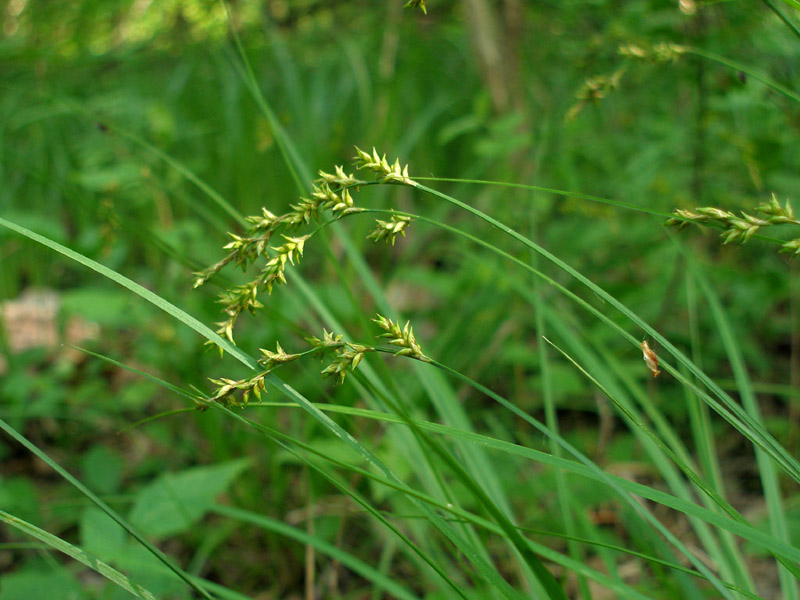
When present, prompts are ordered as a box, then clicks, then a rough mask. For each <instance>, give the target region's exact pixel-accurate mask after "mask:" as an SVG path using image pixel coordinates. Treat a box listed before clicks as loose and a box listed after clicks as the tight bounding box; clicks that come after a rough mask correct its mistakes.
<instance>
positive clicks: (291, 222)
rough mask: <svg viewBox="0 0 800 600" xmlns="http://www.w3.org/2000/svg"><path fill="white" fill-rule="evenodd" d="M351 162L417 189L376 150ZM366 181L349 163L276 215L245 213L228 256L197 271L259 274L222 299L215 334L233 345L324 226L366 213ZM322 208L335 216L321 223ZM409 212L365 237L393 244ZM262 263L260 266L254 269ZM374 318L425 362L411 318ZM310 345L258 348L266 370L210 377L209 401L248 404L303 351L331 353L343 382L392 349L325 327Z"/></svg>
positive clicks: (395, 342) (203, 277)
mask: <svg viewBox="0 0 800 600" xmlns="http://www.w3.org/2000/svg"><path fill="white" fill-rule="evenodd" d="M353 164H354V166H355V167H356V168H357V169H359V170H362V169H363V170H367V171H371V172H372V173H373V174H375V176H376V179H377V182H378V183H383V184H396V185H405V186H411V187H415V186H417V183H416V182H415V181H414V180H413V179H411V177H410V176H409V173H408V165H406V166H401V164H400V162H399V160H395V161H394V163H389V161H387V160H386V156H385V155H379V154H378V152H377V150H375V149H374V148H373V150H372V153H369V152H365V151H363V150H360V149H359V148H356V156H355V158H354V161H353ZM368 183H369V182H367V181H362V180H360V179H357V178H356V177H354V176H353V175H352V174H349V173H347V172H345V170H344V167H341V166H336V167H335V168H334V172H333V173H326V172H324V171H320V172H319V178H318V179H317V180H316V181H315V182H314V185H313V189H312V192H311V194H310V195H309V196H308V197H302V198H300V199H299V200H298V201H297V202H296V203H294V204H292V205H291V206H290V209H291V210H290V211H289V212H287V213H285V214H282V215H275V214H273V213H272V212H270V211H269V210H268V209H266V208H262V210H261V214H259V215H255V216H251V217H247V219H246V221H247V223H248V224H250V227H249V228H248V229H247V231H245V232H244V233H243V234H242V235H237V234H233V233H231V234H229V236H230V237H231V241H230V242H229V243H228V244H226V245H225V246H224V249H225V250H227V254H226V255H225V256H224V257H223V258H222V259H221V260H220V261H218V262H217V263H215V264H213V265H211V266H210V267H208V268H207V269H205V270H203V271H200V272H198V273H195V281H194V287H195V288H197V287H199V286H201V285H203V284H205V283H206V282H207V281H208V280H209V279H211V278H212V277H213V276H214V275H216V274H217V273H219V272H220V271H221V270H222V269H223V268H225V267H226V266H228V265H230V264H232V265H234V266H236V267H240V268H241V269H242V270H243V271H244V272H248V271H254V272H255V275H254V276H253V277H252V278H251V279H250V280H249V281H248V282H246V283H243V284H240V285H235V286H233V287H231V288H230V289H227V290H225V291H224V292H222V294H220V296H219V302H220V303H221V304H222V305H223V312H224V313H225V315H226V318H225V319H224V320H223V321H221V322H219V323H217V333H218V334H219V335H221V336H222V337H224V338H226V339H227V340H228V341H230V342H231V343H235V342H234V327H235V325H236V322H237V320H238V318H239V316H240V315H241V314H242V313H244V312H249V313H251V314H255V312H256V310H258V309H259V308H262V307H263V304H262V303H261V301H260V300H259V299H258V296H259V295H260V294H261V293H262V292H264V291H266V292H267V294H271V293H272V290H273V288H274V286H276V285H283V284H285V283H286V275H285V273H286V269H287V268H288V267H290V266H292V265H295V264H297V263H298V262H299V261H300V259H301V258H302V256H303V251H304V250H305V246H306V243H307V242H308V240H309V239H311V238H312V237H313V236H314V234H315V233H317V232H318V231H319V230H320V228H321V227H322V226H324V225H325V224H326V223H330V222H332V221H335V220H338V219H341V218H343V217H345V216H348V215H352V214H357V213H360V212H364V210H365V209H363V208H359V207H357V206H356V205H355V202H354V200H353V194H354V193H355V192H356V191H357V190H358V189H359V186H362V185H367V184H368ZM324 213H329V215H330V219H329V220H328V221H326V222H321V221H322V216H323V214H324ZM411 221H412V219H411V217H408V216H405V215H399V214H392V215H391V217H390V219H389V220H388V221H384V220H380V219H376V227H375V229H374V230H373V231H372V232H371V233H370V234H369V235H368V236H367V237H368V239H372V240H373V241H375V242H379V241H385V242H388V243H390V244H392V245H394V243H395V240H396V239H397V236H398V235H399V236H405V232H406V228H407V227H408V225H409V224H410V223H411ZM310 226H314V227H315V229H314V230H313V231H311V232H309V233H306V234H305V235H299V234H298V233H299V232H298V230H299V229H301V228H303V227H310ZM276 235H277V236H279V237H280V238H281V240H282V243H280V244H277V245H275V244H272V243H271V242H272V241H273V238H274V237H275V236H276ZM256 265H258V266H256ZM374 322H375V323H376V324H377V325H378V327H379V328H381V329H382V330H383V331H384V332H385V333H383V334H382V335H381V337H388V338H390V341H389V344H391V345H392V346H395V347H399V350H392V351H391V353H393V354H395V355H400V356H408V357H410V358H414V359H417V360H422V361H429V360H430V359H428V358H427V357H426V356H425V355H424V354H423V352H422V349H421V348H420V346H419V344H418V343H417V341H416V338H415V337H414V331H413V329H412V327H411V325H410V324H409V323H406V325H405V327H400V325H398V324H396V323H395V322H394V321H392V320H391V319H388V318H386V317H383V316H381V315H378V316H377V318H376V319H374ZM307 341H308V342H309V344H310V349H309V350H307V351H306V352H303V353H299V354H290V353H287V352H285V351H284V350H283V348H281V345H280V344H277V349H276V350H275V351H270V350H264V349H260V352H261V355H262V356H261V358H260V359H259V361H258V362H259V363H260V364H261V365H262V367H263V370H262V371H261V372H259V373H257V374H256V375H254V376H252V377H249V378H245V379H240V380H234V379H228V378H219V379H211V382H212V383H213V384H214V385H216V386H217V390H216V392H215V393H214V394H213V396H212V400H214V401H219V402H223V403H226V404H239V403H244V404H246V403H247V402H248V400H249V399H250V398H251V397H253V396H254V397H255V398H257V399H260V398H261V394H262V393H263V392H264V391H265V379H266V377H267V375H269V373H270V372H271V371H272V370H273V369H274V368H275V367H277V366H280V365H283V364H286V363H289V362H292V361H295V360H297V359H299V358H301V357H303V356H306V355H322V356H323V357H324V356H325V355H327V356H329V357H330V359H331V362H330V363H329V364H328V365H327V366H326V367H325V368H324V369H323V370H322V374H323V375H324V376H330V377H334V378H335V379H336V380H337V381H338V382H339V383H341V382H343V381H344V379H345V377H346V375H347V373H348V372H350V371H352V370H354V369H355V368H356V367H357V366H358V364H359V363H360V362H361V360H362V359H363V357H364V355H365V354H366V353H368V352H377V351H384V352H388V351H389V350H386V349H383V350H382V349H380V348H376V347H374V346H366V345H362V344H355V343H352V342H347V341H344V340H342V336H341V335H334V334H333V333H331V332H328V331H325V332H324V333H323V336H322V338H321V339H320V338H317V337H309V338H307Z"/></svg>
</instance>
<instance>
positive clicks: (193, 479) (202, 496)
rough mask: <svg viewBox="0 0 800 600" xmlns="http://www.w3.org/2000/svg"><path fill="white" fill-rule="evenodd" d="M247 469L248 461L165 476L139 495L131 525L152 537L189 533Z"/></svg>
mask: <svg viewBox="0 0 800 600" xmlns="http://www.w3.org/2000/svg"><path fill="white" fill-rule="evenodd" d="M248 466H250V460H249V459H240V460H235V461H230V462H226V463H221V464H218V465H214V466H211V467H193V468H191V469H186V470H184V471H180V472H179V473H165V474H164V475H162V476H161V477H159V478H158V479H157V480H156V481H154V482H153V483H151V484H150V485H148V486H146V487H144V488H143V489H142V490H140V491H139V493H138V494H136V500H135V503H134V506H133V510H132V511H131V514H130V520H131V522H132V523H133V524H134V525H136V526H137V527H138V528H140V529H141V530H142V531H144V532H145V533H146V534H149V535H153V536H168V535H174V534H176V533H180V532H182V531H186V530H187V529H189V528H191V527H192V526H193V525H194V524H195V523H197V522H198V521H199V520H200V519H201V518H202V517H203V515H204V514H205V513H206V512H207V511H208V509H209V507H210V506H211V505H212V503H213V502H214V500H216V498H217V497H218V496H219V495H220V494H221V493H222V492H224V491H225V490H226V489H227V488H228V486H229V485H230V484H231V483H232V482H233V480H234V479H236V477H238V476H239V474H241V472H242V471H244V470H245V469H246V468H247V467H248Z"/></svg>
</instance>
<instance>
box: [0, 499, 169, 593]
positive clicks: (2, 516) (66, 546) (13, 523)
mask: <svg viewBox="0 0 800 600" xmlns="http://www.w3.org/2000/svg"><path fill="white" fill-rule="evenodd" d="M0 521H3V522H4V523H6V524H7V525H9V526H10V527H13V528H15V529H17V530H19V531H21V532H22V533H24V534H25V535H29V536H30V537H33V538H36V539H37V540H39V541H41V542H44V543H45V544H47V545H48V546H50V547H51V548H52V549H54V550H58V551H59V552H61V553H63V554H66V555H67V556H69V557H70V558H73V559H74V560H77V561H78V562H79V563H82V564H84V565H86V566H87V567H89V568H90V569H92V570H93V571H95V572H97V573H99V574H100V575H102V576H103V577H105V578H106V579H108V580H109V581H110V582H111V583H114V584H115V585H117V586H119V587H121V588H122V589H123V590H125V591H127V592H129V593H131V594H133V595H134V596H136V597H137V598H144V599H145V600H157V598H156V597H155V596H154V595H153V594H151V593H150V592H149V591H147V589H145V588H144V587H142V586H141V585H139V584H138V583H135V582H133V581H131V579H130V577H128V576H127V575H123V574H122V573H120V572H119V571H117V570H116V569H115V568H114V567H112V566H110V565H108V564H106V563H104V562H103V561H102V560H100V559H98V558H96V557H94V556H92V555H91V554H89V553H88V552H85V551H84V550H82V549H80V548H79V547H77V546H74V545H72V544H70V543H69V542H67V541H66V540H62V539H61V538H60V537H58V536H56V535H53V534H52V533H50V532H48V531H45V530H44V529H40V528H38V527H36V525H33V524H32V523H28V522H27V521H25V520H23V519H20V518H19V517H15V516H14V515H11V514H9V513H7V512H5V511H2V510H0Z"/></svg>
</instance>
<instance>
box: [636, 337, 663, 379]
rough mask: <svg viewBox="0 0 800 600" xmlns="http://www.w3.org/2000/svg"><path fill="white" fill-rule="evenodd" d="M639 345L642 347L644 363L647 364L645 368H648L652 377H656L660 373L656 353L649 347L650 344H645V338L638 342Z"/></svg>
mask: <svg viewBox="0 0 800 600" xmlns="http://www.w3.org/2000/svg"><path fill="white" fill-rule="evenodd" d="M639 346H641V348H642V354H643V355H644V363H645V364H646V365H647V368H648V369H650V372H651V373H652V374H653V377H658V376H659V375H660V374H661V371H659V370H658V357H657V356H656V353H655V352H653V351H652V350H651V349H650V346H648V345H647V341H646V340H645V341H643V342H642V343H641V344H639Z"/></svg>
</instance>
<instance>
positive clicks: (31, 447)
mask: <svg viewBox="0 0 800 600" xmlns="http://www.w3.org/2000/svg"><path fill="white" fill-rule="evenodd" d="M0 429H2V430H3V431H5V432H6V434H7V435H8V436H9V437H11V438H12V439H14V440H16V441H17V442H18V443H19V444H21V445H22V446H24V447H25V448H26V449H27V450H28V451H29V452H30V453H31V454H34V455H35V456H37V457H38V458H39V459H40V460H41V461H42V462H44V463H45V464H46V465H47V466H49V467H50V468H51V469H53V470H54V471H55V472H56V473H58V474H59V475H60V476H61V477H62V478H63V479H64V480H66V481H67V482H69V483H70V484H71V485H72V486H73V487H75V488H76V489H77V490H78V491H79V492H80V493H81V494H83V495H84V496H86V497H87V498H88V499H89V500H90V501H91V502H92V503H94V505H95V506H97V507H98V508H99V509H100V510H102V511H103V512H104V513H106V514H107V515H108V516H109V517H111V519H113V520H114V521H116V523H117V524H118V525H119V526H120V527H122V528H123V529H124V530H125V531H127V532H128V533H129V534H130V535H131V536H132V537H133V538H134V539H135V540H136V541H137V542H139V543H140V544H141V545H142V546H144V547H145V548H146V549H147V551H148V552H150V553H151V554H152V555H153V556H155V557H156V558H157V559H158V560H159V561H160V562H161V563H163V564H164V566H166V567H167V568H168V569H169V570H170V571H172V572H173V573H175V575H177V576H178V577H179V578H181V579H182V580H183V581H184V582H186V584H187V585H189V587H191V588H192V589H194V590H195V591H196V592H197V593H198V594H200V595H201V596H202V597H203V598H206V599H207V600H213V597H212V596H211V595H210V594H209V593H208V592H207V591H206V590H205V588H203V587H202V586H201V585H199V584H198V583H197V582H195V581H194V580H193V578H192V577H191V576H190V575H189V574H188V573H186V572H185V571H184V570H183V569H181V568H180V567H178V566H177V565H176V564H174V563H173V562H172V561H171V560H170V559H169V558H168V557H167V555H166V554H164V553H163V552H162V551H161V550H159V549H158V548H156V547H155V546H154V545H153V544H151V543H150V542H149V541H148V540H147V539H146V538H145V537H144V536H143V535H142V534H140V533H139V532H138V531H137V530H136V529H134V528H133V526H132V525H130V524H129V523H128V522H127V521H126V520H125V519H124V518H122V516H121V515H119V514H118V513H117V512H116V511H115V510H114V509H112V508H111V507H110V506H108V504H106V503H105V502H103V501H102V500H101V499H100V498H99V497H98V496H97V495H95V494H94V493H93V492H92V491H91V490H90V489H89V488H87V487H86V486H85V485H83V484H82V483H81V482H80V481H78V480H77V479H75V478H74V477H73V476H72V475H70V474H69V473H68V472H67V471H66V470H65V469H64V468H63V467H61V465H59V464H58V463H57V462H55V461H54V460H53V459H52V458H50V457H49V456H48V455H47V454H46V453H45V452H43V451H42V450H40V449H39V448H38V447H37V446H36V445H35V444H34V443H33V442H31V441H30V440H28V439H27V438H26V437H25V436H23V435H22V434H21V433H19V432H18V431H17V430H16V429H14V428H13V427H11V426H10V425H9V424H8V423H6V422H5V421H3V420H2V419H0Z"/></svg>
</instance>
